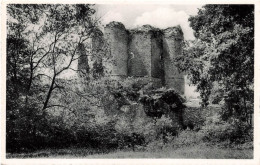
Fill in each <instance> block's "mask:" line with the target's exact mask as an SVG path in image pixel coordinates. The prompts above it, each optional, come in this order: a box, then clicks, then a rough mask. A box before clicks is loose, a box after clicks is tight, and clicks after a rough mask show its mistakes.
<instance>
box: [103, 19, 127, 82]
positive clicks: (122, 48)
mask: <svg viewBox="0 0 260 165" xmlns="http://www.w3.org/2000/svg"><path fill="white" fill-rule="evenodd" d="M104 33H105V39H106V41H107V43H108V45H109V55H108V56H109V59H108V61H107V62H106V64H105V67H106V70H107V72H108V74H109V76H111V77H126V76H127V60H128V33H127V31H126V29H125V26H124V25H123V24H122V23H119V22H110V23H109V24H107V25H106V27H105V29H104Z"/></svg>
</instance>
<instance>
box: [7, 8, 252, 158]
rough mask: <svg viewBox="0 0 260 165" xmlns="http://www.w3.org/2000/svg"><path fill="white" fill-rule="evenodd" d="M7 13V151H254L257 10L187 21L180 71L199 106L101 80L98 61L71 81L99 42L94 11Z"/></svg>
mask: <svg viewBox="0 0 260 165" xmlns="http://www.w3.org/2000/svg"><path fill="white" fill-rule="evenodd" d="M7 12H8V20H7V41H6V42H7V80H6V86H7V87H6V88H7V89H6V100H7V104H6V105H7V106H6V146H7V148H6V149H7V152H8V153H24V152H33V151H36V150H44V149H46V150H51V149H53V150H59V149H61V148H67V149H70V148H73V149H72V150H75V148H81V149H82V148H84V149H85V150H88V151H91V152H80V153H83V156H89V155H92V154H104V153H110V152H115V151H118V150H120V152H121V151H129V152H132V151H135V152H147V153H149V152H152V151H158V153H160V152H162V153H164V152H163V151H164V150H165V151H173V150H176V149H179V150H180V149H181V148H182V147H186V148H187V147H189V146H199V147H198V148H201V147H205V148H207V147H209V148H213V147H218V149H223V148H229V149H237V150H238V149H246V150H250V151H252V149H253V146H252V142H253V123H252V116H253V107H254V106H253V105H254V101H253V100H254V99H253V79H254V74H253V72H254V8H253V6H247V5H245V6H242V7H241V6H233V5H206V6H204V8H203V9H200V10H199V12H198V15H197V16H194V17H191V18H190V20H189V21H190V25H191V27H192V28H193V30H194V31H195V37H196V39H195V40H194V41H187V42H185V45H184V49H183V54H182V56H179V57H176V65H177V66H178V67H179V69H180V70H182V71H186V73H187V74H188V75H189V77H190V79H191V81H192V83H193V84H196V85H197V87H198V91H199V92H200V94H201V98H202V105H201V106H200V107H190V106H187V105H186V101H187V100H185V98H183V96H181V95H180V94H179V93H178V92H176V90H174V89H166V88H159V89H157V88H155V87H154V86H153V84H150V83H149V82H147V81H146V80H144V79H143V78H132V77H129V78H126V79H122V80H113V79H110V78H107V77H104V74H105V69H106V68H104V67H103V66H102V60H100V59H101V58H102V57H100V56H96V57H93V58H94V59H96V61H95V62H94V64H93V68H92V69H89V70H88V73H87V74H86V73H85V74H83V75H81V77H80V78H79V77H70V78H68V77H66V75H68V74H69V73H70V71H72V72H75V71H76V72H79V71H78V70H77V69H75V67H74V65H75V64H74V63H75V61H77V60H78V59H79V58H82V57H81V56H86V54H80V53H78V52H77V51H78V48H79V45H82V44H85V45H88V44H89V43H88V39H90V38H91V37H93V36H97V35H100V29H99V22H98V21H97V20H95V19H94V17H93V15H94V13H95V10H94V9H93V8H92V5H14V4H12V5H8V6H7ZM42 22H44V23H42ZM87 48H88V47H87V46H86V50H87ZM101 55H104V54H101ZM92 56H95V55H94V54H92ZM100 61H101V62H100ZM92 151H93V152H92ZM50 153H51V152H50ZM75 153H77V152H76V151H75ZM227 153H229V152H227ZM238 155H239V156H238V157H239V158H240V156H241V155H243V154H241V155H240V154H238ZM211 156H212V155H211ZM10 157H12V155H11V156H10ZM18 157H19V155H18ZM177 157H178V156H177ZM202 157H203V156H202ZM209 157H210V156H209ZM223 157H224V158H229V156H227V155H225V156H223ZM223 157H221V158H223ZM234 157H236V156H234ZM210 158H212V157H210ZM236 158H237V157H236ZM246 158H251V156H246Z"/></svg>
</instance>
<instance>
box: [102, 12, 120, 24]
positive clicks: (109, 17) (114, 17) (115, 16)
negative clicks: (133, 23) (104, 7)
mask: <svg viewBox="0 0 260 165" xmlns="http://www.w3.org/2000/svg"><path fill="white" fill-rule="evenodd" d="M111 21H117V22H122V23H124V22H125V19H124V17H123V15H122V14H120V13H118V12H113V11H110V12H108V13H106V15H104V17H103V18H102V22H103V23H104V24H108V23H109V22H111Z"/></svg>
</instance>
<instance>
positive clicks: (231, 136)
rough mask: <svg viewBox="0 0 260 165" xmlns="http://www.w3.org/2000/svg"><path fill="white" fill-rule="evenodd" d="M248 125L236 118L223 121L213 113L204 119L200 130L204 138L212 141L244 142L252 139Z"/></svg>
mask: <svg viewBox="0 0 260 165" xmlns="http://www.w3.org/2000/svg"><path fill="white" fill-rule="evenodd" d="M250 130H251V129H250V126H249V125H248V124H247V123H246V122H241V121H240V120H238V119H236V118H230V119H229V120H228V121H223V120H222V118H221V116H220V115H214V116H212V117H208V118H207V119H206V123H205V125H204V126H203V127H202V130H201V132H202V133H203V134H204V138H203V139H204V140H205V141H210V142H213V143H219V142H223V141H229V142H230V143H245V142H247V141H252V138H251V136H252V134H251V133H250Z"/></svg>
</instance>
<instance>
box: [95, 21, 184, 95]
mask: <svg viewBox="0 0 260 165" xmlns="http://www.w3.org/2000/svg"><path fill="white" fill-rule="evenodd" d="M104 39H105V42H106V43H107V44H108V47H109V51H108V53H107V54H108V57H109V60H107V61H104V66H105V69H106V70H107V73H108V76H110V77H127V76H131V77H143V78H144V81H147V82H152V83H153V84H156V85H155V86H156V87H161V86H165V87H167V88H174V89H175V90H177V91H178V92H180V94H184V86H185V85H184V84H185V82H184V74H183V73H180V72H179V71H178V69H177V67H176V66H175V64H174V60H173V59H174V57H175V56H177V55H180V54H181V53H182V42H183V33H182V30H181V27H180V26H177V27H171V28H167V29H165V30H161V29H158V28H154V27H152V26H150V25H144V26H142V27H139V28H136V29H132V30H127V29H125V27H124V25H123V24H122V23H119V22H111V23H109V24H107V25H106V27H105V28H104ZM94 45H95V46H94V47H97V48H99V47H100V46H99V44H98V42H97V43H94Z"/></svg>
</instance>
